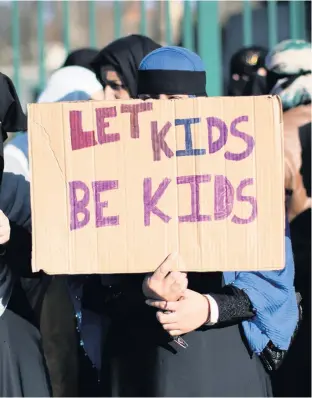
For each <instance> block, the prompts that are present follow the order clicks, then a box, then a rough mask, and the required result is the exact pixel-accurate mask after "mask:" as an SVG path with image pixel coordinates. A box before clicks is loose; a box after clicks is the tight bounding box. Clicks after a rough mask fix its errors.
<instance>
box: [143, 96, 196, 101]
mask: <svg viewBox="0 0 312 398" xmlns="http://www.w3.org/2000/svg"><path fill="white" fill-rule="evenodd" d="M185 98H189V96H188V95H187V94H175V95H174V94H159V95H149V94H141V95H139V99H141V100H143V101H145V100H148V99H161V100H166V99H185Z"/></svg>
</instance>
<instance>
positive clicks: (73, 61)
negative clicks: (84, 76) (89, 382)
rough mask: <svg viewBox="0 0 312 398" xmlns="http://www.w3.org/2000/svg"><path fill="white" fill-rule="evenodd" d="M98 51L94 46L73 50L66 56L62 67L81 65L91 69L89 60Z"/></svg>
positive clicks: (92, 58)
mask: <svg viewBox="0 0 312 398" xmlns="http://www.w3.org/2000/svg"><path fill="white" fill-rule="evenodd" d="M98 53H99V51H98V50H95V49H94V48H80V49H78V50H74V51H72V52H71V53H70V54H69V55H68V57H67V58H66V60H65V62H64V64H63V67H66V66H82V67H83V68H86V69H90V70H92V68H91V62H92V61H93V60H94V58H95V57H96V56H97V55H98Z"/></svg>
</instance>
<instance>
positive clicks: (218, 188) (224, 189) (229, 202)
mask: <svg viewBox="0 0 312 398" xmlns="http://www.w3.org/2000/svg"><path fill="white" fill-rule="evenodd" d="M233 205H234V188H233V186H232V184H231V183H230V181H229V180H228V179H227V178H226V177H225V176H222V175H216V176H215V183H214V219H215V220H224V219H225V218H227V217H228V216H229V215H230V214H231V213H232V210H233Z"/></svg>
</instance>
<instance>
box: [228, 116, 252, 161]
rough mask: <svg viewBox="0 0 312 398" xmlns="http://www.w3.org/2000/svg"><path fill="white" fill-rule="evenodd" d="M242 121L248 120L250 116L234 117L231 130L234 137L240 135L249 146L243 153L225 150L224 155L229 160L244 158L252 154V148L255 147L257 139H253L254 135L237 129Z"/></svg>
mask: <svg viewBox="0 0 312 398" xmlns="http://www.w3.org/2000/svg"><path fill="white" fill-rule="evenodd" d="M241 122H248V116H240V117H237V118H236V119H234V120H233V122H232V123H231V127H230V131H231V134H232V135H233V136H234V137H239V138H241V139H242V140H244V141H245V142H246V144H247V148H246V150H245V151H244V152H242V153H231V152H225V154H224V157H225V159H227V160H234V161H236V162H237V161H239V160H243V159H245V158H247V157H248V156H249V155H250V154H251V152H252V150H253V149H254V146H255V140H254V139H253V137H251V136H250V135H248V134H246V133H242V132H241V131H238V130H237V129H236V125H237V124H238V123H241Z"/></svg>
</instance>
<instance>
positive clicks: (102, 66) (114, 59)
mask: <svg viewBox="0 0 312 398" xmlns="http://www.w3.org/2000/svg"><path fill="white" fill-rule="evenodd" d="M159 47H160V45H159V44H157V43H155V42H154V41H153V40H152V39H149V38H148V37H146V36H141V35H130V36H126V37H123V38H121V39H118V40H115V41H113V42H112V43H110V44H109V45H108V46H106V47H104V49H103V50H102V51H100V53H99V54H98V55H97V57H96V58H95V59H94V61H93V62H92V63H91V65H92V67H93V71H94V72H95V74H96V76H97V78H98V80H99V81H100V82H101V84H102V85H103V87H105V85H106V83H105V72H106V71H107V70H114V71H116V72H117V73H118V75H119V77H120V79H121V81H122V83H123V85H124V86H125V88H126V89H127V90H128V91H129V94H130V96H131V97H132V98H135V97H136V96H137V76H138V69H139V66H140V63H141V61H142V59H143V58H144V57H145V56H146V55H147V54H149V53H150V52H152V51H154V50H156V48H159Z"/></svg>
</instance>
